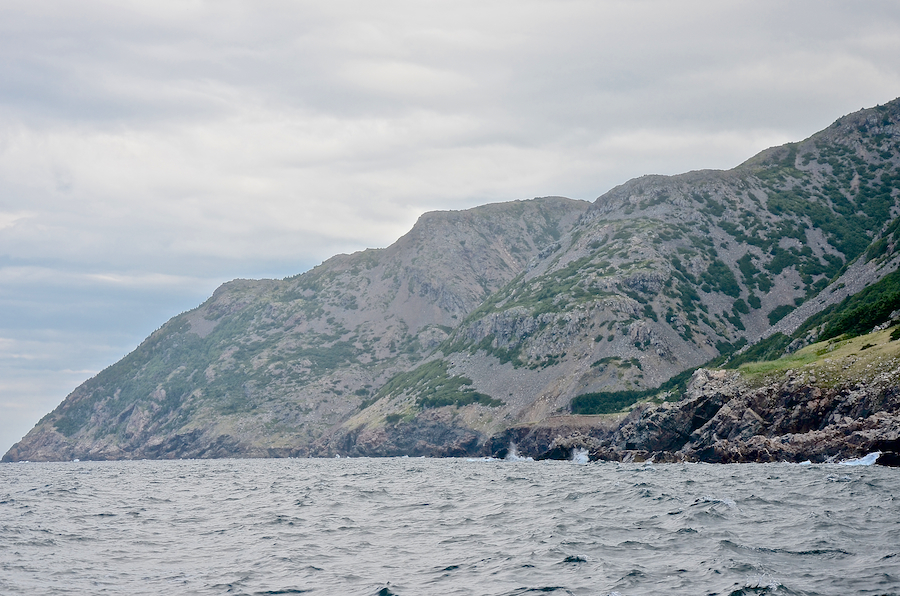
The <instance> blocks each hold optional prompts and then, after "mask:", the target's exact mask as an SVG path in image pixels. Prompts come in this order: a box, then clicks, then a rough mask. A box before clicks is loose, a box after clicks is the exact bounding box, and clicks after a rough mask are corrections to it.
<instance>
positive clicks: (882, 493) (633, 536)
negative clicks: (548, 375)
mask: <svg viewBox="0 0 900 596" xmlns="http://www.w3.org/2000/svg"><path fill="white" fill-rule="evenodd" d="M582 461H584V460H582ZM858 463H863V464H864V463H867V462H865V461H863V462H858ZM307 593H308V594H337V595H344V594H347V595H356V594H358V595H363V596H376V595H380V596H386V595H389V594H395V595H397V596H413V595H430V594H435V595H437V594H440V595H447V594H460V595H463V594H466V595H479V596H480V595H504V596H506V595H509V596H512V595H526V594H534V595H538V594H540V595H551V596H559V595H563V594H577V595H604V596H605V595H611V594H617V595H621V596H628V595H635V594H689V595H706V594H726V595H731V594H734V595H742V594H835V595H838V594H840V595H845V594H900V470H897V469H891V468H883V467H879V466H866V465H857V466H842V465H791V464H764V465H757V464H748V465H705V464H677V465H675V464H673V465H653V464H617V463H589V464H581V465H579V463H577V462H554V461H547V462H529V461H495V460H464V459H406V458H396V459H335V460H322V459H280V460H212V461H201V460H196V461H137V462H70V463H56V464H35V463H23V464H5V465H0V594H4V595H7V594H29V595H30V594H154V595H155V594H254V595H257V594H260V595H261V594H307Z"/></svg>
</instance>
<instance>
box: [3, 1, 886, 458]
mask: <svg viewBox="0 0 900 596" xmlns="http://www.w3.org/2000/svg"><path fill="white" fill-rule="evenodd" d="M860 6H863V7H862V8H860ZM0 57H2V60H0V308H2V310H0V312H2V313H3V314H2V319H0V373H3V375H4V376H3V378H5V379H12V380H10V381H7V382H5V383H4V384H2V385H0V419H2V420H3V421H4V423H3V426H2V427H0V450H4V449H5V448H6V447H8V444H11V443H12V442H14V441H15V440H17V439H18V438H19V437H21V435H22V434H23V433H24V432H25V431H27V430H28V428H30V427H31V425H32V424H33V423H34V422H36V421H37V417H39V415H38V413H41V412H42V413H46V412H47V411H49V410H50V409H51V408H52V407H54V406H55V405H56V404H57V403H58V402H59V401H61V399H62V398H63V397H64V396H65V394H66V393H67V392H68V391H69V390H71V389H72V388H74V386H75V385H76V384H77V383H78V382H80V381H81V380H83V379H84V378H86V377H88V376H90V374H92V373H93V372H95V371H97V370H99V369H100V368H102V367H103V366H106V365H108V364H111V363H112V362H113V361H114V360H115V359H117V358H119V357H121V356H122V355H124V353H125V352H126V351H127V350H129V349H131V348H133V347H134V346H135V345H136V343H137V342H138V341H139V340H140V339H141V338H142V337H144V336H145V335H146V334H147V333H148V332H149V331H152V329H154V328H156V327H158V326H159V325H160V324H162V323H163V322H164V321H165V319H166V318H168V317H170V316H172V315H174V314H177V313H178V312H180V311H181V310H184V309H187V308H190V307H192V306H195V305H196V304H198V303H199V302H200V301H202V300H203V297H204V296H206V295H208V293H209V292H211V290H212V289H213V288H214V287H215V286H216V285H217V284H218V283H221V282H223V281H226V280H228V279H231V278H234V277H240V276H244V277H262V276H284V275H290V274H294V273H298V272H301V271H303V270H305V269H307V268H309V267H310V266H312V265H314V264H316V263H317V262H319V261H321V260H323V259H325V258H327V257H328V256H330V255H331V254H334V253H336V252H341V251H351V250H358V249H361V248H365V247H368V246H385V245H387V244H389V243H390V242H392V241H393V240H394V239H396V238H397V237H398V236H400V235H401V234H403V233H404V232H405V231H406V230H407V229H408V228H409V227H410V226H411V225H412V224H413V222H414V221H415V219H416V218H417V217H418V216H419V215H420V214H421V213H423V212H424V211H427V210H432V209H461V208H467V207H471V206H474V205H477V204H482V203H486V202H491V201H501V200H511V199H516V198H530V197H533V196H542V195H549V194H554V195H564V196H570V197H574V198H584V199H593V198H595V197H596V196H598V195H600V194H602V193H603V192H605V191H606V190H608V189H609V188H611V187H612V186H614V185H616V184H619V183H622V182H624V181H626V180H627V179H629V178H631V177H634V176H637V175H641V174H646V173H662V174H674V173H678V172H682V171H685V170H690V169H697V168H730V167H733V166H734V165H737V164H738V163H740V162H741V161H743V160H745V159H747V158H748V157H750V156H751V155H753V154H755V153H756V152H758V151H760V150H762V149H764V148H766V147H768V146H771V145H776V144H780V143H783V142H787V141H790V140H798V139H801V138H803V137H805V136H808V135H809V134H812V133H813V132H815V131H817V130H819V129H821V128H824V127H825V126H827V125H828V124H830V123H831V122H832V121H833V120H834V119H835V118H837V117H838V116H840V115H842V114H844V113H847V112H851V111H854V110H857V109H859V108H862V107H868V106H871V105H875V104H877V103H884V102H886V101H889V100H891V99H893V98H894V97H895V96H897V95H900V58H898V57H900V8H898V6H897V4H896V2H893V1H885V2H867V3H865V5H852V4H847V3H841V2H828V1H821V0H820V1H799V2H792V3H789V4H785V3H783V2H773V1H763V2H728V3H723V2H711V1H703V2H700V1H695V2H678V3H674V2H666V1H663V0H629V1H600V2H597V1H590V2H587V1H584V2H583V1H570V0H554V1H529V0H525V1H522V0H517V1H515V2H513V1H502V0H501V1H497V2H460V1H457V2H445V1H429V2H403V1H391V0H388V1H385V2H379V3H371V2H369V3H366V2H338V3H321V2H279V1H254V2H249V1H246V2H242V1H223V2H201V1H193V2H185V1H179V2H166V1H156V2H152V3H151V2H137V1H135V2H107V1H101V0H87V1H85V2H78V3H71V2H62V1H42V0H35V1H33V2H27V3H24V2H19V3H6V4H4V5H2V6H0ZM60 346H69V347H67V348H61V347H60ZM79 346H81V347H79ZM28 355H31V356H28ZM26 356H27V357H26ZM28 358H31V359H30V360H29V359H28ZM35 362H40V363H41V364H40V366H37V365H34V366H33V365H32V364H28V363H35ZM23 363H25V364H23ZM29 371H31V372H29ZM72 371H75V372H72ZM48 379H56V380H54V381H53V382H52V383H50V382H49V381H48ZM29 404H30V405H29ZM23 412H24V413H23ZM36 416H37V417H36Z"/></svg>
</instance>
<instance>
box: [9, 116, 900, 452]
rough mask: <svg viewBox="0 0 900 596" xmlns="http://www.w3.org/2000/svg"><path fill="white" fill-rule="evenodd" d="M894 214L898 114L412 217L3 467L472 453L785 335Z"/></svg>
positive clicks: (210, 334) (242, 304) (189, 321)
mask: <svg viewBox="0 0 900 596" xmlns="http://www.w3.org/2000/svg"><path fill="white" fill-rule="evenodd" d="M898 214H900V100H898V101H894V102H891V103H890V104H887V105H885V106H879V107H876V108H873V109H870V110H863V111H861V112H858V113H855V114H852V115H849V116H845V117H843V118H841V119H839V120H838V121H837V122H835V124H834V125H832V126H831V127H829V128H828V129H827V130H825V131H822V132H821V133H818V134H817V135H814V136H813V137H811V138H809V139H807V140H805V141H802V142H800V143H794V144H790V145H786V146H783V147H778V148H773V149H770V150H767V151H765V152H763V153H761V154H760V155H758V156H756V157H754V158H753V159H751V160H749V161H748V162H746V163H744V164H742V165H741V166H739V167H737V168H735V169H733V170H729V171H724V172H723V171H700V172H690V173H687V174H683V175H680V176H673V177H665V176H645V177H642V178H638V179H635V180H632V181H630V182H628V183H626V184H623V185H622V186H620V187H617V188H615V189H613V190H611V191H610V192H608V193H606V194H605V195H603V196H601V197H600V198H599V199H597V200H596V201H595V202H594V203H593V204H588V203H585V202H581V201H572V200H568V199H562V198H545V199H535V200H533V201H517V202H512V203H503V204H496V205H487V206H484V207H479V208H476V209H471V210H467V211H461V212H450V213H430V214H426V215H423V216H422V218H421V219H420V220H419V222H418V223H417V224H416V226H415V227H414V228H413V229H412V230H411V231H410V232H409V233H408V234H407V235H406V236H404V237H403V238H401V239H400V240H398V241H397V242H396V243H395V244H393V245H391V246H390V247H388V248H386V249H380V250H368V251H363V252H360V253H355V254H353V255H339V256H336V257H334V258H332V259H330V260H328V261H326V262H325V263H323V264H322V265H320V266H319V267H316V268H315V269H313V270H311V271H309V272H307V273H304V274H302V275H298V276H296V277H293V278H288V279H285V280H262V281H247V280H238V281H234V282H231V283H229V284H225V285H224V286H222V287H221V288H219V290H217V291H216V293H215V294H214V295H213V296H212V297H211V298H210V299H209V300H208V301H207V302H205V303H204V304H203V305H201V306H200V307H198V308H197V309H195V310H193V311H190V312H187V313H184V314H182V315H180V316H178V317H175V318H174V319H172V320H171V321H169V322H168V323H166V324H165V325H164V326H163V327H162V328H161V329H160V330H159V331H157V332H156V333H154V334H153V335H151V336H150V337H149V338H148V339H147V340H146V341H145V342H144V343H143V344H141V346H140V347H138V349H137V350H135V352H133V353H132V354H130V355H128V356H127V357H126V358H124V359H123V360H122V361H120V362H119V363H117V364H115V365H113V366H111V367H110V368H108V369H106V370H105V371H103V372H102V373H100V374H99V375H97V376H96V377H94V378H93V379H91V380H89V381H87V382H86V383H84V384H83V385H82V386H80V387H78V388H77V389H76V390H75V391H74V392H73V393H72V394H71V395H70V396H69V397H67V398H66V400H65V401H64V402H63V403H62V404H61V405H60V406H59V407H58V408H57V409H56V410H54V411H53V412H52V413H50V414H48V415H47V416H46V417H45V418H44V419H43V420H42V421H41V422H40V423H39V424H38V425H37V426H36V427H35V429H34V430H32V431H31V432H30V433H29V434H28V435H27V436H26V437H25V438H24V439H23V440H22V441H21V442H20V443H19V444H17V445H16V446H15V447H14V448H13V449H12V450H10V452H9V453H8V454H7V455H6V456H4V458H5V459H6V460H17V459H30V460H42V459H70V458H75V457H78V458H80V459H109V458H139V457H153V458H158V457H223V456H285V455H333V454H342V455H343V454H355V455H400V454H409V455H420V454H421V455H464V454H475V453H484V452H486V451H490V450H491V448H492V447H491V446H492V445H494V444H495V443H496V442H497V441H499V442H500V443H502V442H503V441H504V440H505V438H508V437H510V436H512V435H515V434H516V433H520V434H521V432H522V431H521V429H522V428H525V427H524V426H521V425H523V424H524V425H538V426H539V427H541V428H545V427H546V425H547V424H550V423H548V422H547V421H549V420H556V419H557V418H558V417H560V416H569V415H571V414H573V413H574V414H598V413H600V414H602V413H608V412H616V411H618V410H620V409H621V408H623V407H625V406H628V405H629V404H631V403H633V402H634V401H635V400H636V399H638V398H642V397H650V396H651V395H652V394H653V389H654V388H656V387H658V386H660V385H661V384H662V383H665V382H667V381H668V380H669V379H671V378H672V377H673V376H674V375H677V374H679V373H682V372H683V371H686V370H690V369H692V368H694V367H697V366H699V365H701V364H703V363H705V362H708V361H709V360H711V359H713V358H715V357H718V356H720V355H723V354H729V353H731V352H733V351H734V350H736V349H738V348H740V347H741V346H743V345H744V344H746V343H747V342H754V341H756V340H757V339H759V338H764V337H767V336H769V335H771V334H773V333H775V332H776V331H778V332H782V333H790V332H793V331H794V330H795V329H796V328H797V327H798V326H799V325H800V324H801V323H803V321H804V320H806V319H807V318H808V317H810V316H812V315H816V314H817V313H819V312H821V311H822V310H823V309H824V308H826V307H828V306H829V305H832V304H835V303H837V302H839V301H840V300H841V299H843V298H845V297H846V296H848V295H850V294H853V293H855V292H858V291H859V290H861V289H863V288H865V287H866V286H869V285H871V284H872V283H873V282H875V281H877V280H878V279H880V278H882V277H884V276H885V275H887V274H889V273H891V272H892V271H894V270H896V269H897V266H898V264H900V251H897V250H896V249H897V246H898V241H900V223H898V222H900V220H898V219H897V216H898ZM814 339H815V338H814V337H811V338H810V340H809V341H812V340H814ZM676 397H677V395H676V394H674V393H670V394H669V398H670V399H674V398H676ZM817 399H818V398H817ZM754 411H755V410H754ZM716 412H718V410H716ZM648 415H649V414H648ZM553 424H556V423H553ZM553 424H551V426H553ZM565 424H569V425H570V426H571V425H574V426H572V428H576V427H578V428H581V427H580V426H579V425H580V423H579V422H577V421H575V419H571V418H567V422H566V423H565ZM629 424H630V422H629ZM692 424H693V423H692ZM600 426H603V425H600ZM607 426H608V425H607ZM517 429H519V430H517ZM583 430H584V432H583V433H582V434H584V436H586V437H593V438H594V439H597V440H599V437H601V436H605V435H604V433H605V432H606V431H607V430H608V428H607V427H606V426H604V427H603V428H602V429H594V430H592V431H589V430H587V429H583ZM695 430H696V429H692V430H691V433H693V432H694V431H695ZM548 432H549V431H548ZM573 432H574V431H573ZM579 432H581V431H579ZM621 432H625V431H624V430H622V431H621ZM635 432H637V431H635ZM510 433H512V434H510ZM527 434H528V433H525V435H527ZM525 435H522V437H519V438H522V439H524V438H525ZM573 436H574V435H573ZM492 437H494V438H493V439H492ZM719 438H720V439H721V436H719ZM541 440H543V439H541ZM626 442H627V441H626ZM538 443H540V441H538V440H537V439H535V445H537V444H538ZM714 443H715V441H713V442H712V443H709V444H708V445H707V444H705V443H704V447H703V449H706V448H713V445H714ZM684 445H687V443H685V444H684ZM684 445H682V446H681V447H679V448H678V449H679V450H680V449H682V448H684ZM697 445H700V443H697ZM607 448H610V449H612V448H613V447H612V444H610V445H607ZM615 449H617V450H621V449H620V448H619V447H618V446H616V447H615ZM637 450H646V451H648V452H649V451H654V450H653V449H649V448H648V449H645V448H644V447H641V448H639V449H637ZM631 451H633V450H631ZM685 457H687V456H685ZM723 457H724V456H723Z"/></svg>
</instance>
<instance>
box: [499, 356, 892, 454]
mask: <svg viewBox="0 0 900 596" xmlns="http://www.w3.org/2000/svg"><path fill="white" fill-rule="evenodd" d="M898 379H900V369H898V368H894V369H893V370H891V371H886V372H883V373H881V374H879V375H878V376H876V377H875V378H874V379H872V380H871V381H870V382H865V381H859V382H855V383H851V384H846V385H843V386H838V387H823V386H819V385H816V384H814V383H811V382H809V379H808V378H807V377H806V375H805V374H804V373H802V372H796V371H788V372H787V373H786V374H785V375H784V377H783V378H781V379H780V380H779V381H778V382H777V383H768V384H764V385H759V386H753V385H751V384H750V383H748V382H747V381H746V380H744V379H743V378H742V377H741V375H740V373H738V372H735V371H725V370H705V369H700V370H698V371H697V372H696V373H694V376H693V377H692V379H691V381H690V383H689V385H688V387H687V391H686V392H685V394H684V397H683V399H682V400H680V401H678V402H676V403H663V404H659V405H643V406H640V407H638V408H635V409H634V410H633V411H632V412H631V413H630V414H629V415H628V416H627V417H626V418H625V419H624V420H622V421H621V422H620V423H619V424H618V425H617V426H616V428H615V430H612V431H611V432H610V431H606V432H602V431H601V432H598V431H597V429H594V430H593V431H592V432H584V431H578V432H572V433H568V434H565V433H562V434H557V435H556V436H554V438H553V439H552V440H550V441H549V442H547V443H545V444H541V442H540V441H533V440H532V441H529V440H525V441H523V442H520V443H517V444H516V446H517V450H518V452H519V453H520V454H522V455H527V456H531V457H534V458H536V459H545V458H553V459H568V457H570V456H571V453H572V451H573V450H585V451H587V453H588V454H589V457H590V459H591V460H607V461H626V462H643V461H650V462H659V463H662V462H710V463H742V462H795V463H800V462H805V461H810V462H814V463H823V462H830V461H840V460H845V459H852V458H858V457H862V456H865V455H866V454H869V453H873V452H881V455H880V457H879V459H878V462H877V463H879V464H883V465H894V466H896V465H898V463H900V462H898V459H900V458H898V455H897V454H898V453H900V384H898ZM540 435H541V433H539V432H538V433H535V432H534V430H532V433H531V436H540ZM545 436H546V433H545ZM513 442H514V441H513ZM492 455H495V456H504V455H505V452H504V451H503V448H502V447H498V446H497V443H496V442H494V448H493V449H492Z"/></svg>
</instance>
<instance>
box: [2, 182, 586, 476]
mask: <svg viewBox="0 0 900 596" xmlns="http://www.w3.org/2000/svg"><path fill="white" fill-rule="evenodd" d="M588 205H589V204H588V203H586V202H583V201H573V200H570V199H563V198H555V197H550V198H544V199H535V200H531V201H517V202H512V203H506V204H503V205H486V206H483V207H478V208H475V209H470V210H467V211H461V212H447V213H427V214H425V215H423V216H422V217H421V218H420V219H419V221H418V222H417V223H416V225H415V226H414V227H413V229H412V230H411V231H410V232H409V233H408V234H406V235H405V236H403V237H402V238H400V239H399V240H398V241H397V242H396V243H394V244H393V245H391V246H390V247H388V248H386V249H379V250H366V251H363V252H359V253H355V254H352V255H338V256H336V257H333V258H331V259H329V260H328V261H326V262H325V263H323V264H322V265H319V266H318V267H316V268H314V269H312V270H311V271H309V272H307V273H304V274H302V275H298V276H296V277H293V278H289V279H285V280H282V281H276V280H261V281H248V280H237V281H233V282H230V283H227V284H225V285H223V286H222V287H220V288H219V289H218V290H217V291H216V292H215V293H214V294H213V296H212V297H211V298H210V299H209V300H207V301H206V302H205V303H204V304H203V305H201V306H200V307H199V308H197V309H195V310H193V311H190V312H187V313H184V314H182V315H179V316H178V317H175V318H174V319H172V320H171V321H169V322H168V323H166V324H165V325H164V326H163V327H162V328H161V329H159V330H158V331H156V332H155V333H153V334H152V335H151V336H150V337H149V338H148V339H147V340H145V341H144V342H143V343H142V344H141V345H140V346H139V347H138V348H137V349H136V350H135V351H134V352H132V353H131V354H129V355H128V356H126V357H125V358H124V359H123V360H122V361H120V362H118V363H117V364H115V365H113V366H111V367H109V368H108V369H106V370H104V371H103V372H101V373H100V374H98V375H97V376H96V377H94V378H92V379H90V380H89V381H87V382H85V383H84V384H83V385H81V386H80V387H78V388H77V389H76V390H75V391H74V392H73V393H72V394H71V395H70V396H68V397H67V398H66V400H65V401H64V402H63V403H62V404H61V405H60V406H59V407H58V408H57V409H56V410H54V411H53V412H52V413H50V414H48V415H47V416H46V417H45V418H44V419H43V420H42V421H41V422H40V423H39V424H38V425H37V426H36V427H35V428H34V429H33V430H32V431H31V432H30V433H29V434H28V435H27V436H26V437H25V438H24V439H23V440H22V441H21V442H19V443H18V444H17V445H15V446H14V447H13V448H12V449H11V450H10V452H9V453H8V454H7V456H6V458H7V459H29V460H32V461H37V460H42V459H70V458H74V457H77V458H80V459H112V458H143V457H147V458H156V457H222V456H231V455H245V456H266V455H269V456H278V455H297V454H305V453H306V452H307V446H308V445H309V443H310V442H311V441H312V440H313V439H315V438H317V437H319V436H320V435H321V434H322V433H323V432H325V431H327V430H328V429H329V428H331V427H332V426H333V425H335V424H337V423H339V422H340V421H341V420H342V419H344V418H346V417H347V416H348V415H349V414H352V413H353V412H354V411H356V410H357V409H358V408H360V407H362V406H364V405H366V400H367V399H369V398H370V397H371V395H372V394H373V392H374V390H375V389H377V388H378V387H379V386H380V385H382V384H383V383H384V382H385V381H386V380H387V379H389V378H390V377H391V376H392V375H393V374H395V373H397V372H399V371H403V370H407V369H408V368H410V367H411V366H413V365H414V364H415V363H416V362H418V361H420V360H421V359H422V358H423V356H425V355H426V354H428V353H429V352H431V351H432V350H433V349H434V347H435V346H437V345H438V344H439V343H440V342H441V341H443V340H444V339H445V338H446V337H447V334H448V332H449V331H450V330H451V329H452V327H453V326H454V325H455V324H456V322H457V321H458V320H461V319H462V318H464V317H465V316H466V314H467V313H468V312H469V311H471V310H472V309H473V308H475V307H476V306H477V305H478V304H479V303H480V302H481V301H483V300H484V298H486V297H487V296H489V295H490V294H491V293H492V292H494V291H496V290H497V289H498V288H499V287H501V286H503V285H504V284H505V283H506V282H508V281H509V280H510V279H511V278H512V277H514V276H515V275H516V274H518V273H519V272H520V271H521V270H522V268H523V267H524V266H525V265H526V264H527V263H528V262H529V260H530V259H532V258H533V256H534V255H536V254H537V252H538V249H539V247H540V246H543V245H545V244H547V243H549V242H552V241H554V239H555V238H558V237H559V236H560V234H561V233H562V231H564V230H567V229H569V228H570V227H571V226H572V225H573V223H574V222H575V220H577V218H578V217H580V216H581V215H582V214H583V213H584V212H585V211H586V209H587V208H588Z"/></svg>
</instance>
